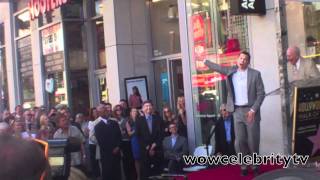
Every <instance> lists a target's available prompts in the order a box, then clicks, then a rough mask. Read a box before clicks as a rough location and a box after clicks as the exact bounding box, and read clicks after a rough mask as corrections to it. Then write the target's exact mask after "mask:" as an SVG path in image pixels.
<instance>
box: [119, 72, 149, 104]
mask: <svg viewBox="0 0 320 180" xmlns="http://www.w3.org/2000/svg"><path fill="white" fill-rule="evenodd" d="M124 83H125V90H126V98H127V100H128V104H129V107H135V108H141V106H142V102H143V101H146V100H148V99H149V94H148V83H147V77H146V76H139V77H131V78H125V79H124ZM139 96H140V97H139Z"/></svg>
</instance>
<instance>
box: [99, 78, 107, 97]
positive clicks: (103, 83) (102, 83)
mask: <svg viewBox="0 0 320 180" xmlns="http://www.w3.org/2000/svg"><path fill="white" fill-rule="evenodd" d="M98 84H99V100H100V101H101V102H109V96H108V91H107V79H106V77H100V78H98Z"/></svg>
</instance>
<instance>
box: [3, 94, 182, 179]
mask: <svg viewBox="0 0 320 180" xmlns="http://www.w3.org/2000/svg"><path fill="white" fill-rule="evenodd" d="M0 134H9V135H11V136H14V137H17V138H21V139H33V138H37V139H41V140H50V139H58V138H69V137H73V138H77V139H78V140H79V141H80V142H81V150H80V151H78V152H72V153H71V167H73V168H77V169H79V170H81V171H82V172H83V173H85V174H86V175H87V176H89V177H91V179H112V180H117V179H119V180H121V179H128V180H131V179H147V178H148V177H149V176H152V175H159V174H161V173H162V172H163V169H164V168H168V170H169V172H173V173H177V172H180V171H181V170H182V167H183V163H182V156H183V155H186V154H188V145H187V137H186V136H187V127H186V112H185V103H184V97H183V96H180V97H178V99H177V112H176V113H175V112H174V111H173V110H172V109H171V108H170V107H169V106H166V107H164V108H163V111H162V112H158V111H157V110H156V109H155V108H154V106H153V104H152V102H151V101H145V102H143V103H142V104H141V108H140V109H138V108H137V107H129V106H128V103H127V101H126V100H124V99H122V100H120V101H119V104H116V105H114V106H112V104H110V103H104V102H102V103H101V104H99V105H98V106H97V107H94V108H91V109H90V110H88V112H78V113H76V114H75V116H73V115H72V113H71V111H70V109H69V108H68V107H67V106H59V107H57V108H50V109H46V108H45V107H34V108H32V109H23V107H22V106H21V105H18V106H16V108H15V111H14V112H13V113H10V112H9V111H8V110H5V111H4V112H3V113H2V116H1V121H0Z"/></svg>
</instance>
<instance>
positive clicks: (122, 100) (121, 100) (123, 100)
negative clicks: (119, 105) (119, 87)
mask: <svg viewBox="0 0 320 180" xmlns="http://www.w3.org/2000/svg"><path fill="white" fill-rule="evenodd" d="M120 102H125V103H127V104H128V101H127V100H126V99H120Z"/></svg>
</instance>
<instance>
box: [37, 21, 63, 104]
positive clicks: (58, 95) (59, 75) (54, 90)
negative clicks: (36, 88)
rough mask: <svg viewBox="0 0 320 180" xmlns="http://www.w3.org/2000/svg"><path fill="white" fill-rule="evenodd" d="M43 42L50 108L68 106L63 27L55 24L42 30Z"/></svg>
mask: <svg viewBox="0 0 320 180" xmlns="http://www.w3.org/2000/svg"><path fill="white" fill-rule="evenodd" d="M41 41H42V55H43V61H44V69H45V76H46V78H47V79H46V82H45V85H46V87H45V89H46V92H47V96H48V100H49V106H50V107H54V106H56V105H58V104H65V105H68V99H67V97H68V96H67V88H66V87H67V86H66V80H65V76H64V74H65V73H64V72H65V68H64V58H63V56H64V44H63V33H62V25H61V24H55V25H53V26H50V27H48V28H45V29H43V30H41Z"/></svg>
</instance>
